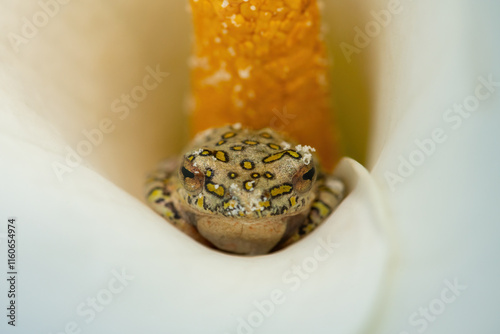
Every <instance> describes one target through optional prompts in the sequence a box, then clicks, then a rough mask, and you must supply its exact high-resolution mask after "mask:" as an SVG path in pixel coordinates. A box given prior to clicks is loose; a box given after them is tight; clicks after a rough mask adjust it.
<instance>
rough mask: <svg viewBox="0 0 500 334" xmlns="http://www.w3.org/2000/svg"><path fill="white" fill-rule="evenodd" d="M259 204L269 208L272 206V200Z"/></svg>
mask: <svg viewBox="0 0 500 334" xmlns="http://www.w3.org/2000/svg"><path fill="white" fill-rule="evenodd" d="M259 205H260V206H261V207H263V208H268V207H270V206H271V202H269V201H264V202H259Z"/></svg>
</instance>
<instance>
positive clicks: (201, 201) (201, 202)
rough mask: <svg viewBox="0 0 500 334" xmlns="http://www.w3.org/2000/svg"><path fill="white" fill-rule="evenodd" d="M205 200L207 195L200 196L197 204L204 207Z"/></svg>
mask: <svg viewBox="0 0 500 334" xmlns="http://www.w3.org/2000/svg"><path fill="white" fill-rule="evenodd" d="M204 200H205V197H203V196H202V197H198V201H197V202H196V205H198V207H199V208H203V202H204Z"/></svg>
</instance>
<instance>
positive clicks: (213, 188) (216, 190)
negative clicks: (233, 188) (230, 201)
mask: <svg viewBox="0 0 500 334" xmlns="http://www.w3.org/2000/svg"><path fill="white" fill-rule="evenodd" d="M206 187H207V191H208V192H210V193H212V194H214V195H217V196H219V197H223V196H224V193H225V191H224V187H223V186H221V185H219V184H214V183H212V182H209V183H207V186H206Z"/></svg>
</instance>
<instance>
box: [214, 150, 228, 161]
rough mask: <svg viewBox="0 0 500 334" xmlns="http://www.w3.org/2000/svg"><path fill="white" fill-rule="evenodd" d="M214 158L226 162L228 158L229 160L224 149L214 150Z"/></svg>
mask: <svg viewBox="0 0 500 334" xmlns="http://www.w3.org/2000/svg"><path fill="white" fill-rule="evenodd" d="M215 158H216V159H217V160H219V161H222V162H228V160H229V158H228V156H227V153H226V152H224V151H217V152H215Z"/></svg>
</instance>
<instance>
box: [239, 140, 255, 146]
mask: <svg viewBox="0 0 500 334" xmlns="http://www.w3.org/2000/svg"><path fill="white" fill-rule="evenodd" d="M243 143H244V144H247V145H257V144H258V143H259V142H258V141H255V140H245V141H244V142H243Z"/></svg>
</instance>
